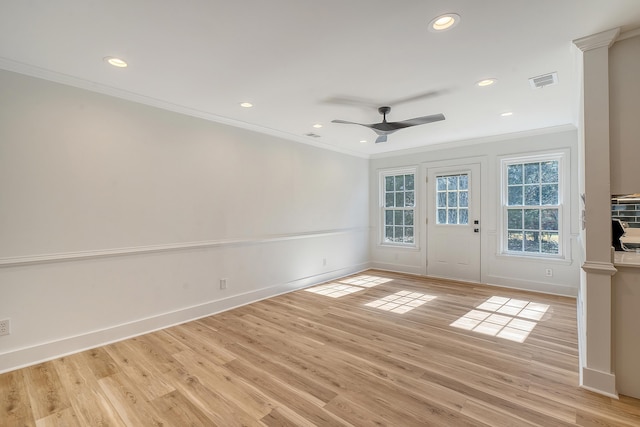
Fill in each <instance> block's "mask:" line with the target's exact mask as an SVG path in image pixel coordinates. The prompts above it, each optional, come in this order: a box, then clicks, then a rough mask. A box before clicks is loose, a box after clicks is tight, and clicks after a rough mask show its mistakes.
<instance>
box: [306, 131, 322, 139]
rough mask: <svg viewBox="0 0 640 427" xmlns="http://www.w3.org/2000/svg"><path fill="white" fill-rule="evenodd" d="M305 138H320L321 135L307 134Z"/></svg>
mask: <svg viewBox="0 0 640 427" xmlns="http://www.w3.org/2000/svg"><path fill="white" fill-rule="evenodd" d="M304 136H310V137H311V138H320V135H318V134H317V133H313V132H309V133H305V134H304Z"/></svg>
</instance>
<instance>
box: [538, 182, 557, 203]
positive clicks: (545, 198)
mask: <svg viewBox="0 0 640 427" xmlns="http://www.w3.org/2000/svg"><path fill="white" fill-rule="evenodd" d="M541 187H542V204H543V205H557V204H558V184H545V185H542V186H541Z"/></svg>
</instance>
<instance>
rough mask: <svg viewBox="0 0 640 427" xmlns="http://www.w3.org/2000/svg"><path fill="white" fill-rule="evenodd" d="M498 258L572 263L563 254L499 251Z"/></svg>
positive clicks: (563, 263)
mask: <svg viewBox="0 0 640 427" xmlns="http://www.w3.org/2000/svg"><path fill="white" fill-rule="evenodd" d="M496 256H497V257H498V258H504V259H517V260H518V261H528V262H535V263H542V262H545V263H553V264H562V265H571V264H573V260H572V259H570V258H565V257H564V256H545V255H521V254H512V253H506V252H499V253H497V254H496Z"/></svg>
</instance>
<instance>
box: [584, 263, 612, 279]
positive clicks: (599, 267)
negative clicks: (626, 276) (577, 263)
mask: <svg viewBox="0 0 640 427" xmlns="http://www.w3.org/2000/svg"><path fill="white" fill-rule="evenodd" d="M582 269H583V270H584V271H586V272H587V273H591V274H602V275H605V276H613V275H614V274H616V273H617V272H618V270H617V269H616V268H615V266H614V265H613V264H612V263H610V262H601V261H585V262H584V264H582Z"/></svg>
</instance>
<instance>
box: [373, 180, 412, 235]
mask: <svg viewBox="0 0 640 427" xmlns="http://www.w3.org/2000/svg"><path fill="white" fill-rule="evenodd" d="M415 177H416V170H415V168H413V169H403V170H397V171H386V172H382V173H381V174H380V178H381V179H380V184H381V185H380V187H381V191H380V205H381V207H382V243H383V244H394V245H406V246H415V235H416V226H415V212H416V191H415Z"/></svg>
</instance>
